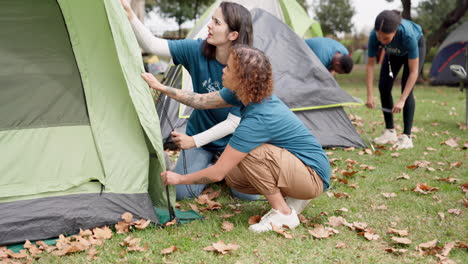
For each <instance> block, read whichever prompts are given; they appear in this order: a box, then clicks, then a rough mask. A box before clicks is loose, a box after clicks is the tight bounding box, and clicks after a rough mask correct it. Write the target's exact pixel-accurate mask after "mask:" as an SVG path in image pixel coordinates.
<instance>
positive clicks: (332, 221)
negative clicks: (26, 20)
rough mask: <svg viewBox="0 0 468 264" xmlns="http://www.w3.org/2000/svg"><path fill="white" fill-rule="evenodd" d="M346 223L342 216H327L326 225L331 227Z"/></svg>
mask: <svg viewBox="0 0 468 264" xmlns="http://www.w3.org/2000/svg"><path fill="white" fill-rule="evenodd" d="M345 223H346V219H344V218H343V217H341V216H330V217H329V218H328V223H326V224H328V225H331V226H333V227H338V226H342V225H344V224H345Z"/></svg>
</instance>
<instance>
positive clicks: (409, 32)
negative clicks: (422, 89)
mask: <svg viewBox="0 0 468 264" xmlns="http://www.w3.org/2000/svg"><path fill="white" fill-rule="evenodd" d="M379 45H382V46H383V48H384V49H385V56H384V59H383V62H382V63H381V65H382V66H381V68H380V78H379V91H380V102H381V104H382V107H383V108H387V109H391V113H388V112H383V115H384V120H385V130H384V132H383V134H382V135H381V136H379V137H377V138H375V139H374V142H375V143H377V144H389V143H392V144H393V143H395V144H394V145H393V147H394V148H396V149H408V148H412V147H413V141H412V139H411V128H412V126H413V118H414V112H415V109H416V102H415V100H414V96H413V87H414V85H415V84H416V80H417V78H418V73H419V72H420V70H421V69H422V66H423V64H424V57H425V55H426V44H425V40H424V36H423V32H422V29H421V26H419V25H418V24H416V23H414V22H412V21H409V20H406V19H402V18H401V17H400V15H399V14H398V13H397V12H395V11H392V10H385V11H382V12H381V13H380V14H379V15H378V16H377V18H376V19H375V25H374V30H372V32H371V33H370V36H369V45H368V46H369V50H368V55H369V58H368V61H367V66H366V84H367V102H366V106H367V107H368V108H374V107H375V101H374V96H373V91H372V88H373V87H372V86H373V78H374V63H375V58H376V53H377V50H378V47H379ZM402 66H403V76H402V77H401V96H400V99H399V100H398V101H397V103H396V104H393V97H392V88H393V83H394V81H395V78H396V76H397V75H398V72H399V71H400V69H401V67H402ZM402 110H403V123H404V130H403V135H400V136H399V137H397V134H396V131H395V127H394V124H393V114H396V113H400V112H401V111H402Z"/></svg>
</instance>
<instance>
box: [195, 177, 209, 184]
mask: <svg viewBox="0 0 468 264" xmlns="http://www.w3.org/2000/svg"><path fill="white" fill-rule="evenodd" d="M212 182H213V181H212V180H211V179H210V178H208V177H203V178H201V179H198V180H196V181H194V182H193V183H194V184H208V183H212Z"/></svg>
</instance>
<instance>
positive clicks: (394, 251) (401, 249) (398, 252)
mask: <svg viewBox="0 0 468 264" xmlns="http://www.w3.org/2000/svg"><path fill="white" fill-rule="evenodd" d="M384 250H385V251H387V252H388V253H395V254H403V253H406V252H407V251H408V250H407V249H404V248H400V249H396V248H386V249H384Z"/></svg>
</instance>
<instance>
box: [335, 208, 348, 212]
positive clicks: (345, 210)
mask: <svg viewBox="0 0 468 264" xmlns="http://www.w3.org/2000/svg"><path fill="white" fill-rule="evenodd" d="M348 211H349V210H348V208H344V207H343V208H340V209H336V210H335V212H348Z"/></svg>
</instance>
